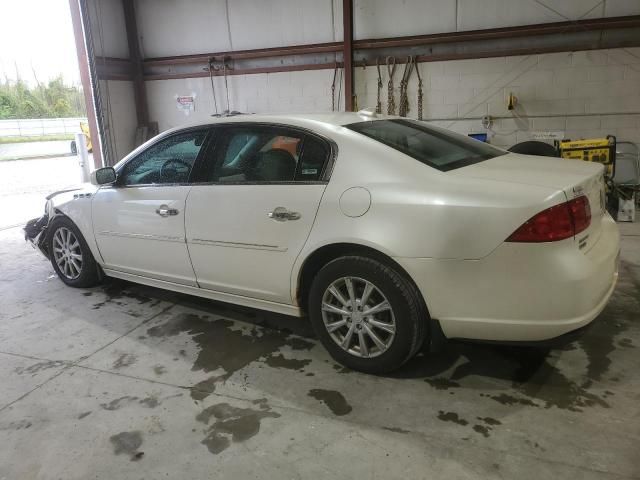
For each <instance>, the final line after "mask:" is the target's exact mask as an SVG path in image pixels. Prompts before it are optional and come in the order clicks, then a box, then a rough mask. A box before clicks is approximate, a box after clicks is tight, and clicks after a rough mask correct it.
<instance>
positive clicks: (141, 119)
mask: <svg viewBox="0 0 640 480" xmlns="http://www.w3.org/2000/svg"><path fill="white" fill-rule="evenodd" d="M122 8H123V10H124V23H125V28H126V30H127V43H128V44H129V58H130V60H131V64H132V68H131V72H132V74H133V89H134V98H135V103H136V116H137V118H138V125H148V124H149V108H148V104H147V89H146V86H145V84H144V69H143V67H142V56H141V55H140V44H139V43H138V25H137V24H136V11H135V5H134V4H133V0H122Z"/></svg>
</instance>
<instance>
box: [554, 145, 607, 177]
mask: <svg viewBox="0 0 640 480" xmlns="http://www.w3.org/2000/svg"><path fill="white" fill-rule="evenodd" d="M556 149H557V150H558V154H559V156H560V157H562V158H570V159H575V160H584V161H586V162H598V163H602V164H603V165H604V166H605V168H606V175H607V176H608V177H609V178H613V175H614V174H615V165H616V137H614V136H613V135H607V137H606V138H590V139H587V140H561V141H559V142H558V141H556Z"/></svg>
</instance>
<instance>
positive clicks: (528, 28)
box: [354, 15, 640, 50]
mask: <svg viewBox="0 0 640 480" xmlns="http://www.w3.org/2000/svg"><path fill="white" fill-rule="evenodd" d="M637 27H640V15H632V16H627V17H610V18H596V19H587V20H576V21H571V22H554V23H541V24H535V25H524V26H519V27H503V28H490V29H485V30H469V31H466V32H451V33H436V34H431V35H413V36H408V37H395V38H374V39H366V40H356V41H355V42H354V47H355V49H356V50H370V49H378V48H394V47H414V46H419V45H433V44H439V43H456V42H471V41H478V40H496V39H505V38H517V37H531V36H539V35H552V34H557V33H575V32H584V31H589V30H601V29H607V30H608V29H617V28H637Z"/></svg>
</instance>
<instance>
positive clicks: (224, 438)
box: [196, 399, 280, 454]
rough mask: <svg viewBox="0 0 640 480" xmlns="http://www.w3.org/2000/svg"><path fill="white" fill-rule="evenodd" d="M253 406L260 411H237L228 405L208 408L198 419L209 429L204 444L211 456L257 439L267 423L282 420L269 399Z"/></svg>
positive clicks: (216, 405)
mask: <svg viewBox="0 0 640 480" xmlns="http://www.w3.org/2000/svg"><path fill="white" fill-rule="evenodd" d="M253 403H254V404H255V405H256V406H257V409H253V408H240V407H234V406H233V405H230V404H228V403H226V402H224V403H218V404H215V405H211V406H210V407H207V408H205V409H204V410H203V411H202V412H200V413H199V414H198V415H197V416H196V420H198V421H199V422H201V423H204V424H206V425H207V428H206V429H205V434H206V436H205V438H204V439H203V440H202V442H201V443H202V444H203V445H205V446H206V447H207V449H208V450H209V451H210V452H211V453H213V454H218V453H221V452H223V451H224V450H226V449H227V448H229V446H230V445H231V443H241V442H244V441H246V440H249V439H250V438H251V437H254V436H255V435H257V434H258V432H259V431H260V425H261V422H262V420H263V419H265V418H278V417H280V414H279V413H276V412H272V411H271V408H270V407H269V405H268V404H267V403H266V399H260V400H255V401H254V402H253Z"/></svg>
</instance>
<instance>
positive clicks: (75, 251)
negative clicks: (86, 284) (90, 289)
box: [53, 227, 82, 280]
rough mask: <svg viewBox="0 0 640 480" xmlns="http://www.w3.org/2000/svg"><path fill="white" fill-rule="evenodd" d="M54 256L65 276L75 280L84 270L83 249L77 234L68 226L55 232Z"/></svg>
mask: <svg viewBox="0 0 640 480" xmlns="http://www.w3.org/2000/svg"><path fill="white" fill-rule="evenodd" d="M53 258H54V260H55V262H56V264H57V265H58V268H59V269H60V273H62V274H63V275H64V276H65V278H67V279H68V280H75V279H76V278H78V277H79V276H80V273H81V272H82V249H81V248H80V242H79V241H78V238H77V237H76V236H75V234H74V233H73V232H72V231H71V230H69V229H68V228H66V227H60V228H58V229H57V230H56V231H55V233H54V234H53Z"/></svg>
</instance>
